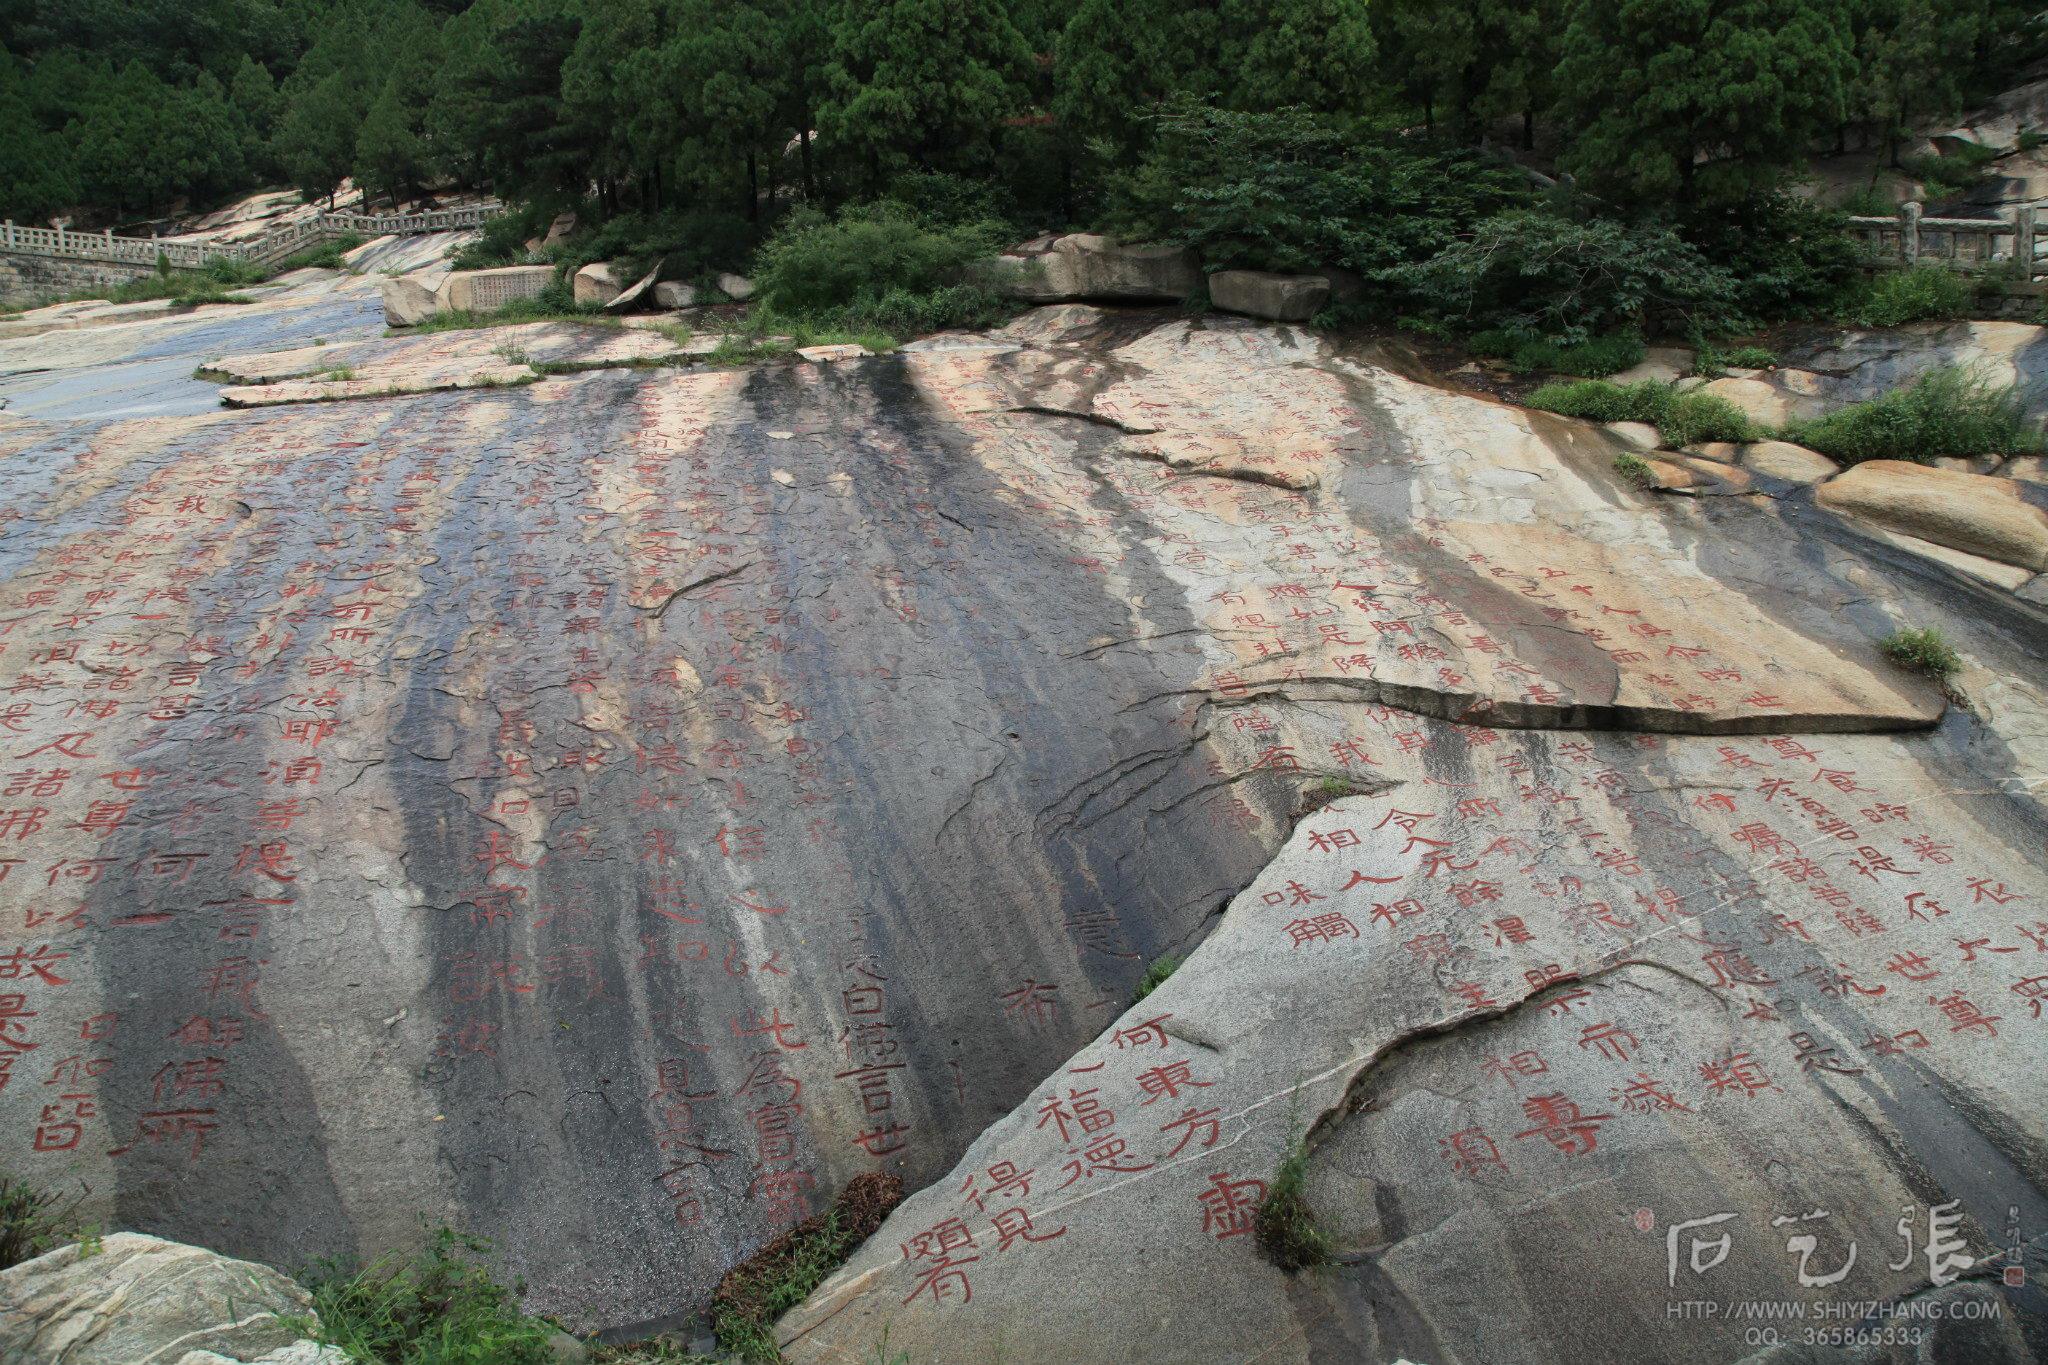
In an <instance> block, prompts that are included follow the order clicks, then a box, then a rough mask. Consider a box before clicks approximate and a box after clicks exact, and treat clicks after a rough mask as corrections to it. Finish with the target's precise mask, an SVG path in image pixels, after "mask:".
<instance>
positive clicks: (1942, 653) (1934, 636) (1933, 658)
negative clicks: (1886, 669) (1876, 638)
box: [1880, 626, 1963, 682]
mask: <svg viewBox="0 0 2048 1365" xmlns="http://www.w3.org/2000/svg"><path fill="white" fill-rule="evenodd" d="M1880 648H1882V649H1883V650H1884V652H1885V653H1886V654H1888V655H1890V656H1891V659H1892V661H1893V662H1894V663H1896V664H1898V665H1899V666H1900V667H1901V668H1910V669H1912V670H1913V671H1914V672H1916V673H1925V674H1927V675H1929V676H1930V677H1935V678H1940V679H1941V680H1942V681H1944V682H1946V681H1947V680H1948V679H1949V678H1951V677H1953V676H1954V675H1955V674H1956V673H1958V672H1960V671H1961V670H1962V667H1963V658H1962V655H1960V654H1958V653H1956V651H1955V646H1953V645H1951V644H1950V643H1949V642H1948V641H1947V640H1945V639H1943V638H1942V634H1941V632H1940V631H1939V630H1937V629H1935V628H1934V627H1933V626H1929V627H1927V628H1926V629H1925V630H1901V631H1897V632H1894V633H1893V634H1892V635H1891V636H1890V637H1888V638H1887V639H1886V640H1885V641H1884V643H1883V644H1882V645H1881V646H1880Z"/></svg>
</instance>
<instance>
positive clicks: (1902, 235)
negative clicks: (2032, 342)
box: [1849, 204, 2038, 282]
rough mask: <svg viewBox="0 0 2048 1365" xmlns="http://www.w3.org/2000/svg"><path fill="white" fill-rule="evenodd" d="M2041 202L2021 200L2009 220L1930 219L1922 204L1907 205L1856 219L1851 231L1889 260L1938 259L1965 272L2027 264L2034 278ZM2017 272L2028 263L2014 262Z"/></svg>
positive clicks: (1906, 262) (1909, 262) (1909, 263)
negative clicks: (2037, 211) (1891, 214)
mask: <svg viewBox="0 0 2048 1365" xmlns="http://www.w3.org/2000/svg"><path fill="white" fill-rule="evenodd" d="M2034 228H2035V205H2033V204H2021V205H2020V206H2019V207H2018V208H2017V209H2015V210H2014V212H2013V216H2012V218H2011V220H2010V221H2008V220H2006V219H2004V218H1929V217H1927V216H1926V213H1925V211H1924V210H1923V209H1922V207H1921V206H1920V205H1919V204H1901V205H1899V212H1898V216H1897V217H1890V218H1878V217H1856V218H1851V219H1850V220H1849V229H1850V231H1852V232H1854V233H1855V234H1857V235H1858V236H1859V237H1861V238H1862V239H1863V240H1864V242H1865V244H1867V245H1868V246H1869V247H1870V248H1871V254H1872V255H1873V256H1874V257H1876V258H1877V259H1878V260H1879V261H1881V262H1883V263H1885V264H1894V265H1902V266H1913V265H1917V264H1919V263H1921V262H1923V261H1934V262H1939V263H1941V264H1944V265H1948V266H1952V267H1954V268H1956V269H1959V270H1989V269H1993V268H1995V267H2003V266H2006V265H2007V263H2009V262H2011V263H2021V262H2023V263H2024V269H2025V271H2026V274H2025V279H2026V280H2028V281H2030V282H2031V281H2032V279H2033V278H2034V274H2035V266H2034V260H2035V256H2036V250H2035V248H2036V244H2037V242H2038V238H2037V237H2036V235H2035V231H2034ZM2013 268H2014V269H2015V270H2016V271H2017V270H2018V269H2021V268H2022V267H2021V266H2019V265H2017V264H2016V265H2014V267H2013Z"/></svg>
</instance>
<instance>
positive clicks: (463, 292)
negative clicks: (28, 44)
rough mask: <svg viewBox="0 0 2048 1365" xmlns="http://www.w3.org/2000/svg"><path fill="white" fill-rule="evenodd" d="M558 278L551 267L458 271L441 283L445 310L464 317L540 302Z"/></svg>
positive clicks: (510, 267)
mask: <svg viewBox="0 0 2048 1365" xmlns="http://www.w3.org/2000/svg"><path fill="white" fill-rule="evenodd" d="M554 278H555V268H554V267H553V266H551V265H506V266H499V267H497V268H496V269H494V270H457V271H454V272H452V273H451V274H450V275H449V276H448V278H447V279H445V280H443V281H442V282H441V288H440V291H439V296H440V300H441V306H442V307H443V308H447V309H451V310H453V311H455V312H461V313H494V312H496V311H497V310H498V309H500V308H503V307H504V306H505V305H506V304H508V303H515V302H518V301H520V300H522V299H537V298H539V297H540V295H541V291H542V290H544V289H546V288H547V287H548V284H549V283H550V282H551V281H552V280H553V279H554Z"/></svg>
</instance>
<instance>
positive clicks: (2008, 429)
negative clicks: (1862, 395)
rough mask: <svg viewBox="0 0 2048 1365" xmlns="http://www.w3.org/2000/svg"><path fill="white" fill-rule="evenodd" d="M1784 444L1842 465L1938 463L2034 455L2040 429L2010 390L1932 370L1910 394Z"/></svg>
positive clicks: (1875, 402) (1954, 371)
mask: <svg viewBox="0 0 2048 1365" xmlns="http://www.w3.org/2000/svg"><path fill="white" fill-rule="evenodd" d="M1785 438H1786V439H1787V440H1790V441H1797V442H1798V443H1799V444H1800V445H1803V446H1806V447H1808V448H1809V449H1812V450H1817V451H1819V452H1820V453H1821V454H1823V455H1826V456H1827V457H1829V458H1830V459H1833V460H1837V461H1840V462H1841V463H1843V464H1860V463H1862V462H1863V461H1864V460H1910V461H1912V462H1914V463H1915V464H1927V463H1928V462H1930V461H1932V460H1935V459H1938V458H1940V457H1943V456H1961V457H1964V458H1967V457H1969V456H1973V455H2016V454H2021V453H2024V452H2027V451H2031V450H2037V449H2039V448H2040V445H2041V435H2040V432H2039V431H2038V429H2036V428H2035V426H2034V425H2033V424H2032V423H2031V422H2029V421H2028V420H2027V415H2026V410H2025V409H2024V408H2023V407H2021V405H2020V402H2019V400H2018V399H2017V398H2016V397H2014V395H2013V391H2012V390H2011V389H2010V388H1999V387H1997V386H1995V385H1994V384H1992V383H1991V382H1990V381H1989V380H1988V379H1986V378H1985V377H1984V376H1983V375H1982V374H1981V373H1979V372H1977V371H1974V370H1970V369H1965V368H1961V367H1955V366H1951V367H1947V368H1944V369H1939V370H1930V371H1928V372H1927V373H1926V374H1924V375H1922V376H1920V378H1919V379H1918V380H1917V381H1915V382H1914V384H1913V385H1912V387H1910V388H1905V389H1894V390H1893V391H1892V392H1890V393H1888V394H1885V395H1884V396H1883V397H1881V398H1874V399H1872V400H1871V401H1869V402H1867V403H1852V404H1850V405H1849V406H1847V407H1843V408H1837V409H1836V410H1835V411H1833V412H1830V413H1827V414H1826V415H1825V416H1822V417H1819V418H1817V419H1815V420H1812V421H1807V422H1794V423H1792V424H1791V425H1790V426H1788V427H1787V428H1786V429H1785Z"/></svg>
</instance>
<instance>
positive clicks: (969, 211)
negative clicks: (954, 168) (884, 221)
mask: <svg viewBox="0 0 2048 1365" xmlns="http://www.w3.org/2000/svg"><path fill="white" fill-rule="evenodd" d="M1004 190H1005V186H1003V185H1002V184H1001V183H999V182H995V181H989V180H975V179H970V178H968V177H967V176H964V175H954V174H952V173H950V172H947V171H905V172H903V173H902V174H900V175H897V176H895V177H893V178H891V179H890V181H889V184H888V188H887V189H885V190H884V191H883V193H882V197H883V198H884V199H885V200H886V201H888V202H889V203H890V204H893V205H896V206H897V207H899V208H901V209H902V210H903V212H904V214H905V215H906V216H907V217H909V218H910V219H912V220H913V221H915V222H918V223H921V224H923V225H924V226H926V227H934V228H949V227H960V226H963V225H974V224H981V223H1001V224H1003V225H1004V227H1005V229H1006V234H1005V235H1007V229H1008V228H1009V226H1010V217H1011V205H1010V202H1009V196H1008V195H1007V194H1005V193H1004Z"/></svg>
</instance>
